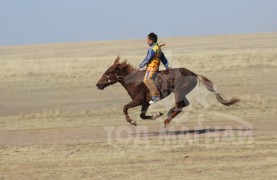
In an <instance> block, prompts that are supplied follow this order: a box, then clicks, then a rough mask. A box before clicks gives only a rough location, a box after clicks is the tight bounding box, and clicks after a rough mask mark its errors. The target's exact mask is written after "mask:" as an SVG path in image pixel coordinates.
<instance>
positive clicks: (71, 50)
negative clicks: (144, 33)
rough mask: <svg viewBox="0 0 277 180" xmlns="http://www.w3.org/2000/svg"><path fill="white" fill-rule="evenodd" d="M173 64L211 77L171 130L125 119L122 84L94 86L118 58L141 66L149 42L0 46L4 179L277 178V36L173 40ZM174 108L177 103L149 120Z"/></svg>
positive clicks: (168, 50)
mask: <svg viewBox="0 0 277 180" xmlns="http://www.w3.org/2000/svg"><path fill="white" fill-rule="evenodd" d="M160 42H161V43H166V44H167V45H166V47H165V48H164V52H165V54H166V56H167V57H168V59H169V60H170V64H171V67H186V68H188V69H190V70H192V71H194V72H196V73H198V74H202V75H205V76H207V77H208V78H210V79H211V80H212V81H213V82H214V83H215V84H216V85H217V88H218V89H219V90H220V91H221V92H222V93H223V94H224V95H226V96H227V97H231V96H235V97H239V98H240V99H241V101H240V102H239V103H238V104H236V105H234V106H232V107H224V106H222V105H221V104H219V103H217V102H216V100H215V98H214V96H213V95H212V94H210V93H208V91H207V90H205V88H203V86H201V85H200V86H197V88H195V90H194V91H193V92H192V93H191V94H189V100H190V102H191V105H190V106H189V107H187V108H186V109H184V112H182V114H180V115H179V116H178V117H177V118H176V119H174V121H173V122H172V123H171V126H169V127H168V128H167V129H164V128H162V127H161V126H160V124H161V123H162V121H163V120H164V118H165V116H163V117H161V118H159V119H157V120H155V121H143V120H140V118H139V112H140V108H139V107H138V108H134V109H132V110H130V115H131V116H132V117H133V118H134V119H136V120H137V122H138V124H139V126H138V127H132V126H130V125H129V124H128V123H126V122H125V118H124V115H123V113H122V107H123V105H124V104H126V103H128V102H129V101H130V98H129V97H128V95H127V93H126V92H125V90H124V89H123V88H122V87H121V86H120V85H118V84H116V85H114V86H112V87H108V88H107V89H105V90H104V91H99V90H97V89H96V87H95V84H96V82H97V81H98V79H99V78H100V77H101V75H102V74H103V72H104V71H105V70H106V69H107V68H108V67H109V66H110V65H111V64H112V63H113V60H114V59H115V57H116V56H117V54H121V55H122V59H128V61H129V62H130V63H131V64H133V65H137V64H138V63H139V62H140V61H141V60H142V59H143V57H144V56H145V53H146V50H147V49H146V48H147V47H146V45H145V40H128V41H111V42H93V43H92V42H83V43H68V44H51V45H34V46H13V47H0V79H1V84H0V89H1V92H0V100H1V101H0V171H1V174H0V179H27V178H28V179H142V178H144V179H145V178H146V179H184V178H193V179H203V178H204V179H222V178H224V179H242V178H244V179H276V178H277V173H276V172H277V163H276V162H277V133H276V130H277V126H276V125H277V123H276V122H277V121H276V114H277V108H276V102H277V94H276V92H277V81H276V77H277V76H276V75H277V71H276V69H277V61H276V59H277V34H276V33H266V34H246V35H224V36H207V37H190V38H189V37H183V38H164V39H161V40H160ZM172 106H173V97H172V96H170V97H168V98H167V99H164V100H163V101H161V102H159V103H157V104H155V105H153V106H151V107H150V109H149V114H153V113H154V112H158V111H159V112H163V113H164V114H166V113H167V111H168V110H169V109H170V108H171V107H172Z"/></svg>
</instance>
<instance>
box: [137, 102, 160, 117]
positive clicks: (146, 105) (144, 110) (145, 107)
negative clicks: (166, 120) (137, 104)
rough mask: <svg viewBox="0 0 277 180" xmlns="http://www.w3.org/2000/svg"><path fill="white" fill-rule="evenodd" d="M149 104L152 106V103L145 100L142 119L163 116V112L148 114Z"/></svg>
mask: <svg viewBox="0 0 277 180" xmlns="http://www.w3.org/2000/svg"><path fill="white" fill-rule="evenodd" d="M149 106H150V104H149V103H148V102H145V103H144V104H142V107H141V114H140V117H141V119H144V120H146V119H151V120H155V119H157V118H158V117H161V116H162V115H163V113H155V114H154V115H152V116H147V115H146V113H147V110H148V108H149Z"/></svg>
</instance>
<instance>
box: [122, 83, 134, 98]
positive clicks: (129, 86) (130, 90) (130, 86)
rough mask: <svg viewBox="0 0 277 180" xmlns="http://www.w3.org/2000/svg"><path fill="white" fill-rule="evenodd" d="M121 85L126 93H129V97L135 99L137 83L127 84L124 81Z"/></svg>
mask: <svg viewBox="0 0 277 180" xmlns="http://www.w3.org/2000/svg"><path fill="white" fill-rule="evenodd" d="M120 83H121V85H122V86H123V87H124V88H125V89H126V91H127V92H128V94H129V96H130V97H131V98H132V99H134V94H133V92H134V90H135V88H136V85H135V83H125V82H124V81H121V82H120Z"/></svg>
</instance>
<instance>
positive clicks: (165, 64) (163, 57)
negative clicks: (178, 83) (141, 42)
mask: <svg viewBox="0 0 277 180" xmlns="http://www.w3.org/2000/svg"><path fill="white" fill-rule="evenodd" d="M161 61H162V63H163V64H164V67H165V68H166V69H168V66H169V63H168V60H167V59H166V57H165V56H164V53H163V52H162V53H161Z"/></svg>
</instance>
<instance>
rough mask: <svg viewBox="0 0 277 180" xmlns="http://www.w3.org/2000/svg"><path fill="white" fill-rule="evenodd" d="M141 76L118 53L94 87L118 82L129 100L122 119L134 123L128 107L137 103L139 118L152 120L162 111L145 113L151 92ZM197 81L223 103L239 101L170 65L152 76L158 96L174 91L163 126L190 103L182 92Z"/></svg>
mask: <svg viewBox="0 0 277 180" xmlns="http://www.w3.org/2000/svg"><path fill="white" fill-rule="evenodd" d="M144 75H145V70H144V71H139V70H136V69H135V68H134V67H133V66H132V65H131V64H129V63H127V61H126V60H124V61H122V62H120V57H119V56H118V57H117V58H116V59H115V60H114V63H113V64H112V66H110V67H109V68H108V69H107V70H106V71H105V73H104V74H103V75H102V77H101V78H100V79H99V81H98V82H97V84H96V86H97V88H98V89H100V90H104V89H105V88H106V87H108V86H111V85H113V84H115V83H120V84H121V85H122V86H123V87H124V88H125V89H126V91H127V92H128V94H129V96H130V97H131V99H132V101H131V102H129V103H128V104H126V105H124V107H123V113H124V115H125V117H126V121H127V122H129V123H130V124H132V125H134V126H136V125H137V123H136V121H135V120H133V119H131V117H130V116H129V114H128V110H129V109H130V108H133V107H136V106H141V113H140V117H141V118H142V119H143V120H154V119H156V118H158V117H161V116H162V115H163V114H162V113H155V114H154V115H152V116H149V115H146V113H147V110H148V108H149V106H150V104H149V101H150V100H151V94H150V91H149V90H148V88H147V87H146V85H145V84H144V83H143V78H144ZM198 81H200V82H201V83H202V84H204V86H205V87H206V88H207V89H208V90H209V91H210V92H212V93H213V94H214V95H215V97H216V99H217V101H218V102H220V103H221V104H223V105H225V106H230V105H233V104H235V103H237V102H238V101H239V99H238V98H231V99H229V100H228V99H226V98H225V97H224V96H223V95H222V94H220V93H219V92H218V91H217V90H216V89H215V87H214V85H213V82H212V81H210V80H209V79H208V78H206V77H205V76H202V75H198V74H196V73H194V72H192V71H190V70H188V69H186V68H170V69H167V70H163V71H159V72H158V75H157V76H156V78H155V83H156V85H157V88H158V90H159V91H160V94H161V99H163V98H165V97H167V96H168V95H170V94H171V93H174V98H175V106H174V107H172V108H171V109H170V110H169V111H168V113H167V118H166V119H165V120H164V122H163V125H164V127H166V126H167V125H168V124H169V123H170V122H171V120H172V119H173V118H175V117H176V116H177V115H178V114H179V113H181V112H182V109H183V108H184V107H186V106H188V105H189V104H190V102H189V101H188V100H187V98H186V95H187V94H188V93H189V92H190V91H192V90H193V89H194V88H195V86H196V85H197V83H198Z"/></svg>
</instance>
